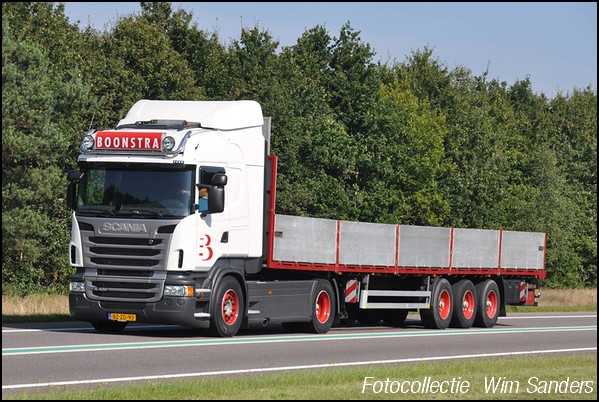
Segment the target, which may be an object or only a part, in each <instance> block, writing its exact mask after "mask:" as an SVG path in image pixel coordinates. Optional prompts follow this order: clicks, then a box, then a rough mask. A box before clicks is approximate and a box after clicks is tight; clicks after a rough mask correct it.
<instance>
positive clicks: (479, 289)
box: [474, 279, 501, 328]
mask: <svg viewBox="0 0 599 402" xmlns="http://www.w3.org/2000/svg"><path fill="white" fill-rule="evenodd" d="M476 299H477V301H476V302H477V304H478V305H477V308H478V311H477V313H476V319H475V320H474V325H475V326H477V327H484V328H492V327H494V326H495V324H496V323H497V319H498V318H499V306H500V305H501V304H500V302H501V299H500V295H499V287H498V286H497V283H496V282H495V281H494V280H492V279H487V280H486V281H484V282H480V283H477V284H476Z"/></svg>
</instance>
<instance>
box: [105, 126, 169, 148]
mask: <svg viewBox="0 0 599 402" xmlns="http://www.w3.org/2000/svg"><path fill="white" fill-rule="evenodd" d="M162 135H163V133H158V132H155V131H145V132H144V131H142V132H127V131H98V132H97V133H96V149H129V150H139V151H160V150H161V144H162Z"/></svg>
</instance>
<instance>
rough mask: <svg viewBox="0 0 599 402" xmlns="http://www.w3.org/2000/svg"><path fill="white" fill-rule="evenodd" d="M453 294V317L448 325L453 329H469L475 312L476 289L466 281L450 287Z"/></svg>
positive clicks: (474, 317) (463, 280)
mask: <svg viewBox="0 0 599 402" xmlns="http://www.w3.org/2000/svg"><path fill="white" fill-rule="evenodd" d="M451 289H452V292H453V300H454V305H453V317H452V319H451V323H450V324H449V325H450V326H451V327H454V328H470V327H471V326H472V324H474V320H475V319H476V311H477V300H478V298H477V297H476V288H475V287H474V284H473V283H472V282H471V281H469V280H468V279H462V280H461V281H459V282H456V283H454V284H453V285H451Z"/></svg>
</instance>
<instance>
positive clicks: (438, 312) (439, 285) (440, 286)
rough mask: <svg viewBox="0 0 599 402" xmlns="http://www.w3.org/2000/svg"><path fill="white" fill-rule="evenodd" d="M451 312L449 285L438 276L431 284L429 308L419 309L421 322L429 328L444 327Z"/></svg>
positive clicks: (447, 323) (451, 297)
mask: <svg viewBox="0 0 599 402" xmlns="http://www.w3.org/2000/svg"><path fill="white" fill-rule="evenodd" d="M452 314H453V294H452V291H451V285H450V284H449V281H448V280H447V279H445V278H438V279H437V280H436V281H435V284H434V285H433V291H432V293H431V303H430V308H429V309H420V319H421V320H422V324H423V325H424V326H425V327H426V328H429V329H445V328H447V327H448V326H449V323H450V322H451V317H452Z"/></svg>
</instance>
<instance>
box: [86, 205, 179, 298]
mask: <svg viewBox="0 0 599 402" xmlns="http://www.w3.org/2000/svg"><path fill="white" fill-rule="evenodd" d="M78 220H79V227H80V228H81V229H82V230H80V232H79V233H80V234H81V241H82V246H83V261H84V266H85V293H86V295H87V297H88V298H90V299H91V300H100V301H103V302H133V303H148V302H155V301H158V300H160V299H161V298H162V292H163V289H164V282H165V280H166V257H167V247H168V244H169V240H170V237H171V236H172V232H173V229H172V228H174V227H175V226H176V222H172V221H168V222H166V223H167V224H166V225H165V222H164V221H156V220H148V221H140V223H142V224H143V225H144V227H145V228H146V229H147V230H146V231H144V232H143V233H106V232H104V233H103V232H102V230H100V229H99V228H102V227H103V224H104V223H105V222H106V219H104V218H93V217H78ZM159 225H162V226H159ZM90 228H91V229H92V230H90ZM164 228H166V229H164Z"/></svg>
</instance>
